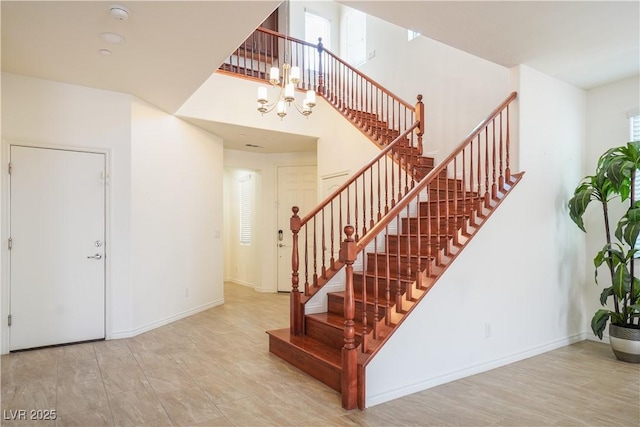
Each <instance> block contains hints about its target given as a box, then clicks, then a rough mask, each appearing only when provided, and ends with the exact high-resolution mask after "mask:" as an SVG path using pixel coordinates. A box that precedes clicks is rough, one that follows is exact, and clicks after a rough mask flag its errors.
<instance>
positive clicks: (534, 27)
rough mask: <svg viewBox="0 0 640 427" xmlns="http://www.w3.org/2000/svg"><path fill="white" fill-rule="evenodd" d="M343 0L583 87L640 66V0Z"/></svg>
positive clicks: (471, 50) (445, 40)
mask: <svg viewBox="0 0 640 427" xmlns="http://www.w3.org/2000/svg"><path fill="white" fill-rule="evenodd" d="M338 2H339V3H341V4H344V5H346V6H349V7H353V8H356V9H359V10H361V11H363V12H365V13H367V14H369V15H373V16H376V17H378V18H381V19H384V20H385V21H388V22H391V23H393V24H396V25H399V26H401V27H404V28H408V29H411V30H413V31H418V32H420V33H421V34H422V35H424V36H427V37H430V38H432V39H435V40H438V41H440V42H442V43H445V44H447V45H449V46H453V47H456V48H458V49H460V50H463V51H465V52H468V53H471V54H473V55H476V56H479V57H481V58H484V59H487V60H489V61H492V62H495V63H497V64H500V65H503V66H505V67H513V66H515V65H518V64H525V65H528V66H530V67H531V68H534V69H536V70H538V71H541V72H543V73H545V74H548V75H550V76H554V77H556V78H558V79H560V80H563V81H565V82H567V83H570V84H572V85H574V86H576V87H579V88H582V89H590V88H593V87H597V86H600V85H603V84H606V83H610V82H613V81H617V80H620V79H623V78H626V77H631V76H634V75H638V74H640V2H639V1H637V0H636V1H348V0H338Z"/></svg>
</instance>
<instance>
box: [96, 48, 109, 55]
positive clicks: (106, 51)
mask: <svg viewBox="0 0 640 427" xmlns="http://www.w3.org/2000/svg"><path fill="white" fill-rule="evenodd" d="M98 52H100V55H104V56H109V55H111V51H110V50H109V49H100V50H99V51H98Z"/></svg>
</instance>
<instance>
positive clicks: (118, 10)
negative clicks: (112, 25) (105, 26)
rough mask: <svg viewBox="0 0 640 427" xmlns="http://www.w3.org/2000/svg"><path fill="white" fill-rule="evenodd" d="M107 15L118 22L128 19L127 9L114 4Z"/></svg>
mask: <svg viewBox="0 0 640 427" xmlns="http://www.w3.org/2000/svg"><path fill="white" fill-rule="evenodd" d="M109 13H110V14H111V16H113V17H114V18H116V19H117V20H118V21H126V20H127V19H129V11H128V10H127V8H126V7H124V6H120V5H118V4H114V5H113V6H111V7H109Z"/></svg>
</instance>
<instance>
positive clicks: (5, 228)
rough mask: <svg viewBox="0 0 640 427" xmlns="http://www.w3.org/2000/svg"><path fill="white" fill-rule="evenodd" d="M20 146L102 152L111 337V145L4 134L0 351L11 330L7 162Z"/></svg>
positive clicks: (7, 344)
mask: <svg viewBox="0 0 640 427" xmlns="http://www.w3.org/2000/svg"><path fill="white" fill-rule="evenodd" d="M13 145H15V146H21V147H33V148H42V149H52V150H64V151H74V152H82V153H97V154H103V155H104V156H105V173H106V177H105V215H104V221H105V224H104V225H105V230H104V231H105V241H106V244H105V266H104V269H105V270H104V286H105V296H104V297H105V303H104V310H105V315H104V322H105V325H104V326H105V328H104V333H105V338H106V339H109V338H110V337H111V309H112V306H111V246H112V245H111V185H110V181H111V170H112V168H111V159H112V155H111V149H109V148H96V147H84V146H76V145H65V144H57V143H47V142H46V141H45V142H43V141H30V140H21V139H13V138H6V139H4V138H3V139H2V147H1V153H2V156H1V157H0V158H1V161H2V162H3V163H4V164H3V165H1V167H0V171H2V176H1V177H0V188H1V189H2V196H1V197H0V201H1V202H2V206H1V207H0V215H1V216H2V223H1V224H0V301H3V302H2V304H1V305H0V337H1V341H0V354H7V353H8V352H9V348H10V342H9V338H10V337H9V335H10V330H9V326H8V325H7V321H6V319H7V317H8V315H9V312H10V308H11V307H10V302H11V298H10V283H9V280H10V277H9V250H8V248H7V245H6V244H2V242H3V241H4V242H6V241H7V239H8V238H9V230H10V226H11V224H10V218H9V214H10V212H11V210H10V206H9V202H10V199H9V183H10V181H9V173H8V164H9V159H10V150H11V146H13Z"/></svg>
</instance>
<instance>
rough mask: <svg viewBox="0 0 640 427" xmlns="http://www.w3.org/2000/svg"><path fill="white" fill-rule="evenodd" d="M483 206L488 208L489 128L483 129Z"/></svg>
mask: <svg viewBox="0 0 640 427" xmlns="http://www.w3.org/2000/svg"><path fill="white" fill-rule="evenodd" d="M484 206H485V207H486V208H488V207H489V126H486V127H485V128H484Z"/></svg>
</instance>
